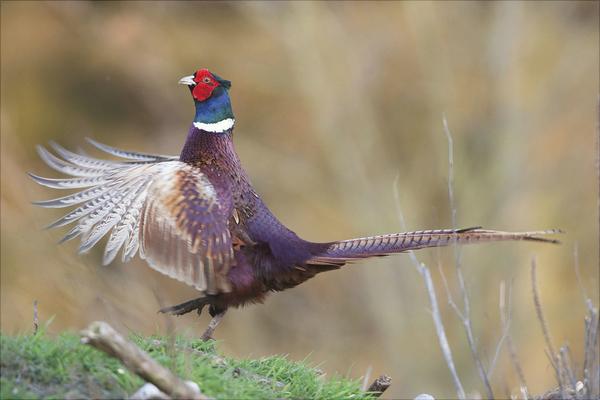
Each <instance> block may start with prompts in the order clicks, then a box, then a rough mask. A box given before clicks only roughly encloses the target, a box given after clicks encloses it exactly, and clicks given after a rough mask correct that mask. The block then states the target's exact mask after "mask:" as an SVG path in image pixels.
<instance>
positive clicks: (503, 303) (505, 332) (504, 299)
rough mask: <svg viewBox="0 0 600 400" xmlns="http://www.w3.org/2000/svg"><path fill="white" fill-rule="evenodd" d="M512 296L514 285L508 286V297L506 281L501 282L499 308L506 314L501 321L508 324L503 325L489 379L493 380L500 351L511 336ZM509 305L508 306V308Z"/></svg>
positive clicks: (489, 370) (489, 371)
mask: <svg viewBox="0 0 600 400" xmlns="http://www.w3.org/2000/svg"><path fill="white" fill-rule="evenodd" d="M511 295H512V285H509V286H508V296H507V295H506V284H505V282H504V281H501V282H500V293H499V299H498V308H499V310H500V313H501V314H502V313H505V312H506V318H502V317H501V320H505V321H506V323H502V336H500V340H498V345H496V351H495V353H494V358H493V359H492V362H491V363H490V368H489V369H488V377H489V378H491V377H492V374H493V373H494V368H495V367H496V362H497V361H498V357H499V355H500V350H502V345H503V344H504V342H505V341H506V339H507V338H508V336H509V331H510V322H511V314H510V312H511V307H510V306H511ZM507 303H508V306H507Z"/></svg>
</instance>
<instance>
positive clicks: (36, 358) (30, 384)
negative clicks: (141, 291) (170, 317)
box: [0, 332, 371, 399]
mask: <svg viewBox="0 0 600 400" xmlns="http://www.w3.org/2000/svg"><path fill="white" fill-rule="evenodd" d="M131 340H132V341H134V342H135V343H136V344H137V345H138V346H139V347H140V348H142V349H143V350H145V351H146V352H148V353H149V354H150V355H151V356H152V357H153V358H154V359H155V360H157V361H158V362H160V363H161V364H163V365H165V366H167V367H168V368H170V369H171V370H172V371H174V372H175V373H177V374H178V375H179V376H180V377H181V378H183V379H185V380H192V381H194V382H196V383H198V385H199V386H200V389H201V390H202V392H203V393H204V394H206V395H207V396H210V397H215V398H224V399H249V398H328V399H329V398H353V399H355V398H359V399H360V398H370V397H371V396H369V395H368V394H366V393H364V392H362V391H361V390H360V387H359V386H360V385H359V383H358V382H357V381H352V380H348V379H344V378H341V377H332V378H331V379H325V378H324V377H323V376H321V375H320V373H319V371H318V370H317V369H315V368H313V367H311V366H309V365H307V363H306V362H292V361H290V360H288V359H286V358H285V357H281V356H274V357H268V358H263V359H259V360H236V359H232V358H227V357H221V356H219V355H218V353H217V345H215V344H214V343H204V342H201V341H195V340H189V339H183V338H174V339H167V338H163V337H148V338H145V337H140V336H131ZM0 344H1V346H0V350H1V357H0V366H1V373H0V386H1V390H0V397H1V398H2V399H13V398H17V399H31V398H72V399H75V398H77V399H79V398H124V397H127V396H128V395H131V394H132V393H134V392H135V391H136V390H137V389H138V388H139V387H140V386H141V385H142V384H143V382H142V380H141V379H140V378H138V377H137V376H135V375H134V374H132V373H131V372H129V371H128V370H127V369H126V368H125V367H124V366H123V365H122V364H121V363H120V362H119V361H117V360H116V359H114V358H111V357H109V356H107V355H106V354H104V353H102V352H100V351H98V350H96V349H94V348H91V347H90V346H87V345H84V344H81V343H80V341H79V336H77V335H76V334H74V333H64V334H62V335H59V336H56V337H51V336H50V335H47V334H45V333H44V332H39V333H37V334H35V335H21V336H6V335H1V334H0Z"/></svg>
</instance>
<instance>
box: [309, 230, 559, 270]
mask: <svg viewBox="0 0 600 400" xmlns="http://www.w3.org/2000/svg"><path fill="white" fill-rule="evenodd" d="M557 233H562V232H561V231H560V230H557V229H552V230H547V231H531V232H503V231H494V230H488V229H481V228H480V227H475V228H467V229H439V230H427V231H415V232H404V233H392V234H388V235H380V236H369V237H364V238H358V239H350V240H342V241H339V242H334V243H332V244H331V245H330V246H329V247H328V248H327V249H326V250H325V251H324V252H322V253H321V254H317V255H315V256H314V257H313V258H312V259H311V260H310V261H309V262H310V263H311V264H312V263H314V264H337V263H339V262H340V261H342V262H347V261H352V260H355V259H360V258H366V257H374V256H384V255H388V254H393V253H402V252H405V251H409V250H417V249H423V248H426V247H441V246H448V245H452V244H454V243H457V244H468V243H482V242H498V241H506V240H528V241H536V242H546V243H559V241H558V240H555V239H549V238H545V237H542V236H544V235H552V234H557Z"/></svg>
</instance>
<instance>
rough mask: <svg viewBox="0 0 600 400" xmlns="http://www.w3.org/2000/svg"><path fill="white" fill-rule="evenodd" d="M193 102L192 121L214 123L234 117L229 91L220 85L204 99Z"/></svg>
mask: <svg viewBox="0 0 600 400" xmlns="http://www.w3.org/2000/svg"><path fill="white" fill-rule="evenodd" d="M195 103H196V116H195V117H194V122H199V123H202V124H214V123H217V122H220V121H223V120H226V119H234V116H233V110H232V109H231V100H230V99H229V93H227V89H225V88H224V87H222V86H219V87H217V88H216V89H215V90H214V92H213V93H212V95H211V96H210V97H209V98H208V99H206V100H205V101H195Z"/></svg>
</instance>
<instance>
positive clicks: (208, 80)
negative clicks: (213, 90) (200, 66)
mask: <svg viewBox="0 0 600 400" xmlns="http://www.w3.org/2000/svg"><path fill="white" fill-rule="evenodd" d="M202 83H206V84H208V83H212V80H211V79H210V78H209V77H208V76H205V77H204V78H202Z"/></svg>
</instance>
